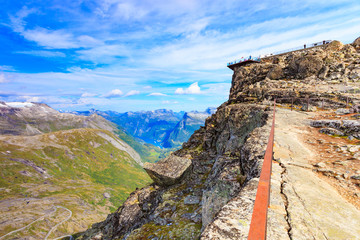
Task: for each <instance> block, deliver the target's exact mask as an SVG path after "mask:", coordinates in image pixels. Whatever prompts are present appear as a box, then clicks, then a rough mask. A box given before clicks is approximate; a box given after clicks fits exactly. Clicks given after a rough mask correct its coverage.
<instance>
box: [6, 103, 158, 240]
mask: <svg viewBox="0 0 360 240" xmlns="http://www.w3.org/2000/svg"><path fill="white" fill-rule="evenodd" d="M119 134H120V135H121V134H122V133H121V132H119V130H118V128H117V127H116V125H115V124H114V123H111V122H109V121H108V120H106V119H104V118H103V117H101V116H99V115H97V114H92V115H91V116H79V115H74V114H69V113H59V112H58V111H56V110H54V109H52V108H51V107H49V106H47V105H46V104H38V103H5V102H0V163H1V173H0V223H1V224H0V236H3V235H4V234H5V233H7V234H8V233H11V232H12V231H16V229H19V228H20V227H26V225H27V224H29V223H32V224H31V225H30V226H29V227H27V228H26V229H24V230H23V231H19V232H14V233H12V234H10V235H9V236H8V237H9V238H11V239H12V238H19V239H24V238H29V237H33V238H37V239H38V238H44V237H45V236H46V235H47V234H50V235H49V237H52V235H51V232H50V231H49V230H50V229H51V228H52V227H54V226H55V225H56V224H57V223H59V221H61V220H62V219H64V217H66V216H67V215H68V214H69V213H71V215H72V216H71V218H70V219H69V221H66V222H64V223H63V224H62V225H61V226H59V228H57V230H56V231H57V232H58V234H59V233H62V232H63V233H64V234H65V233H67V232H69V231H70V232H79V231H82V230H85V229H86V228H88V227H89V225H90V224H92V223H93V222H95V221H96V220H101V219H102V218H104V217H105V216H106V215H107V214H108V213H110V211H114V210H115V209H116V207H117V206H118V205H119V204H121V203H122V202H123V201H124V200H125V199H126V196H127V195H128V194H129V193H130V192H131V191H133V190H135V189H136V188H138V187H142V186H143V185H145V184H146V183H150V178H149V177H148V176H147V174H146V173H145V171H144V170H143V168H142V164H143V162H142V159H144V158H142V157H141V156H140V155H139V154H138V152H137V151H135V150H134V149H133V148H132V147H131V146H130V145H128V144H127V143H125V142H124V141H122V140H121V139H119V137H118V136H119ZM121 136H122V137H124V138H125V137H126V136H125V135H124V134H122V135H121ZM128 138H129V139H130V141H131V138H130V137H128ZM137 147H138V148H142V152H147V153H148V154H150V155H154V156H155V158H154V160H153V161H156V160H157V159H158V158H159V157H163V156H160V154H156V153H157V152H151V149H150V148H149V147H146V148H145V149H144V147H143V146H142V145H141V144H140V145H139V146H137ZM154 148H155V147H154ZM145 159H146V158H145ZM50 213H51V214H50Z"/></svg>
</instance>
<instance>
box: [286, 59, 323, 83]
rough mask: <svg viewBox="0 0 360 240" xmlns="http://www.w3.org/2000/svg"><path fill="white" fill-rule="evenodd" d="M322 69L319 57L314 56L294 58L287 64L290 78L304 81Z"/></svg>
mask: <svg viewBox="0 0 360 240" xmlns="http://www.w3.org/2000/svg"><path fill="white" fill-rule="evenodd" d="M322 67H323V61H322V59H321V58H320V57H318V56H316V55H315V56H314V55H307V56H300V57H295V58H294V59H293V60H292V61H291V62H290V64H289V71H290V74H291V75H292V76H297V77H298V78H300V79H304V78H306V77H309V76H311V75H317V74H318V73H319V71H320V69H321V68H322Z"/></svg>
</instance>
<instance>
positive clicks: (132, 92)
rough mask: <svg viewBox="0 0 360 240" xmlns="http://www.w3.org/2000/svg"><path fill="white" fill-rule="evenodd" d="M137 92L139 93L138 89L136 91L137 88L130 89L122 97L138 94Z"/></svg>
mask: <svg viewBox="0 0 360 240" xmlns="http://www.w3.org/2000/svg"><path fill="white" fill-rule="evenodd" d="M138 94H140V92H139V91H137V90H131V91H130V92H128V93H127V94H125V96H124V97H128V96H133V95H138Z"/></svg>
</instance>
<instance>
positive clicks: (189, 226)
mask: <svg viewBox="0 0 360 240" xmlns="http://www.w3.org/2000/svg"><path fill="white" fill-rule="evenodd" d="M359 82H360V39H357V40H356V41H355V42H354V43H353V44H352V45H351V44H347V45H343V44H342V43H340V42H338V41H334V42H332V43H330V44H328V45H325V46H321V47H316V48H312V49H305V50H303V51H298V52H292V53H287V54H283V55H281V56H274V57H271V58H267V59H264V60H262V62H261V63H257V64H249V65H244V66H239V67H236V68H235V69H234V74H233V78H232V86H231V90H230V96H229V100H228V101H227V102H225V103H224V104H222V105H221V106H220V107H219V108H218V110H217V112H216V113H215V114H213V115H212V116H211V117H210V118H208V119H207V120H206V123H205V127H201V128H200V129H199V130H197V131H195V133H194V134H193V135H192V136H191V138H190V139H189V141H188V142H187V143H184V144H183V146H182V149H180V150H178V151H176V152H175V153H173V155H175V156H178V157H181V158H180V159H183V160H184V162H187V160H188V159H190V160H191V167H190V168H189V169H188V170H187V171H185V173H184V176H183V178H182V179H181V180H179V181H178V182H177V183H176V184H173V185H170V186H169V184H167V182H165V180H164V182H163V183H162V182H160V183H159V182H158V184H159V185H157V184H155V183H154V184H152V185H150V186H147V187H145V188H143V189H138V190H136V191H135V192H133V193H132V194H131V195H130V197H129V198H128V199H127V200H126V202H125V203H124V204H123V205H122V206H121V207H120V208H119V209H118V210H117V211H116V212H114V213H112V214H110V215H109V216H108V218H107V219H106V220H105V221H103V222H101V223H97V224H94V225H93V226H92V228H91V229H89V230H87V231H86V232H85V233H84V234H83V235H82V236H81V238H82V239H198V238H201V239H244V238H246V236H247V231H248V227H249V226H248V225H249V219H250V218H251V212H252V204H253V201H254V198H255V193H256V188H257V177H258V176H259V173H260V169H261V163H262V159H263V156H264V150H265V148H266V143H267V138H268V134H269V127H270V125H269V122H270V120H271V118H269V114H270V117H272V115H271V111H270V109H271V102H272V101H273V99H274V98H277V99H278V102H279V103H281V104H282V105H283V106H284V107H289V103H291V101H294V104H295V105H296V107H297V109H300V108H302V109H303V110H305V109H310V110H312V111H317V110H318V109H329V108H339V107H345V106H346V100H347V101H348V104H351V106H352V107H353V108H352V111H357V107H356V106H357V104H359V103H360V101H359V100H360V98H359V94H358V93H359ZM307 98H310V100H309V101H306V100H307ZM306 103H309V105H306ZM165 162H166V161H165ZM163 163H164V162H161V161H160V163H159V164H158V166H168V168H167V169H162V170H164V171H163V172H171V171H172V168H171V166H170V167H169V164H168V165H166V164H164V165H161V164H163ZM150 167H153V168H156V166H150ZM150 167H149V168H150ZM145 168H146V166H145ZM275 168H276V169H277V170H278V171H279V172H280V175H279V177H278V178H277V183H276V184H278V188H277V189H278V190H277V191H279V194H280V193H282V194H284V193H285V190H286V189H287V188H286V186H287V185H286V184H285V182H284V179H282V178H283V177H284V178H285V172H284V169H282V168H281V167H280V166H277V167H275ZM281 173H283V174H281ZM164 175H166V174H164ZM164 179H165V178H164ZM275 182H276V181H275ZM279 196H281V194H280V195H279ZM275 200H276V199H275ZM278 200H279V204H280V206H282V207H281V208H280V210H281V214H282V216H283V215H285V216H286V215H289V214H287V210H288V209H287V206H286V205H287V201H291V199H290V200H289V199H288V200H286V197H284V196H283V197H279V199H278ZM285 200H286V201H285ZM280 210H279V211H280ZM274 219H275V218H274ZM279 219H280V220H279V221H280V222H281V224H283V225H282V226H285V227H284V231H283V232H281V233H279V234H280V235H278V236H285V237H289V234H290V231H291V227H289V224H290V223H291V222H290V221H286V220H287V219H286V218H284V217H281V218H279ZM293 231H294V230H293ZM282 234H284V235H282ZM285 239H286V238H285Z"/></svg>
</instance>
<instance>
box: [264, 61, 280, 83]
mask: <svg viewBox="0 0 360 240" xmlns="http://www.w3.org/2000/svg"><path fill="white" fill-rule="evenodd" d="M266 77H268V78H269V79H272V80H278V79H281V78H283V77H284V72H283V69H282V67H281V66H280V65H275V66H274V67H273V68H272V69H270V71H269V72H268V74H267V75H266Z"/></svg>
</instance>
